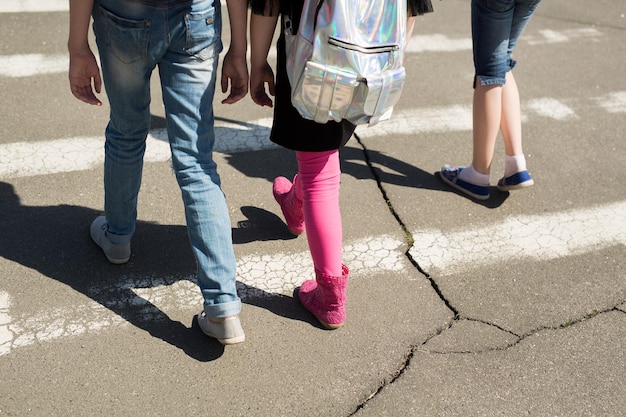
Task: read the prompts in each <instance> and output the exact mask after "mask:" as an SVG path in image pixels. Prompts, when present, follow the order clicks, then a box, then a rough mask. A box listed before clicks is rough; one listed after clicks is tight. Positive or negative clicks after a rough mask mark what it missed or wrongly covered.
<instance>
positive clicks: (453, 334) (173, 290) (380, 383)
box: [0, 0, 626, 417]
mask: <svg viewBox="0 0 626 417" xmlns="http://www.w3.org/2000/svg"><path fill="white" fill-rule="evenodd" d="M435 7H436V12H435V13H434V14H432V15H428V16H424V17H422V18H420V19H419V20H418V24H417V26H416V29H415V32H414V36H413V39H412V42H411V44H410V46H409V48H408V55H407V58H406V66H407V71H408V73H409V79H408V81H407V86H406V89H405V92H404V93H403V97H402V100H401V102H400V104H399V105H398V106H397V108H396V110H395V112H394V116H393V118H392V120H390V121H388V122H384V123H381V124H380V125H379V126H376V127H373V128H370V129H368V128H359V129H358V130H357V134H356V136H355V138H353V139H352V140H351V141H350V142H349V144H348V146H347V147H346V148H345V149H343V150H342V169H343V172H344V174H343V177H342V196H341V204H342V213H343V217H344V243H345V263H346V264H347V265H348V266H349V267H350V269H351V282H350V287H349V293H348V295H349V305H348V321H347V322H346V325H345V326H344V327H343V328H341V329H340V330H337V331H333V332H329V331H324V330H322V329H320V328H319V326H317V325H316V322H315V320H314V319H313V318H312V317H311V316H310V315H309V314H308V313H307V312H306V311H305V310H304V309H303V308H302V307H301V306H299V304H298V303H297V302H296V301H294V300H293V298H292V291H293V289H294V288H295V287H296V286H298V285H299V283H301V282H302V281H303V280H305V279H309V278H310V277H312V263H311V260H310V256H309V254H308V252H307V244H306V237H305V236H304V235H303V236H300V237H298V238H294V237H293V236H291V235H290V234H289V233H288V231H287V229H286V226H285V225H284V223H283V222H282V220H281V216H280V209H279V207H278V206H277V205H276V203H275V202H274V201H273V198H272V196H271V181H272V180H273V178H274V177H276V176H278V175H286V176H291V175H293V174H294V172H295V161H294V158H293V155H292V153H291V152H289V151H286V150H284V149H280V148H278V147H276V146H274V145H273V144H272V143H271V142H270V141H269V140H268V134H269V128H270V126H271V111H270V110H268V109H267V108H265V109H262V108H259V107H257V106H254V105H253V103H252V101H251V100H250V99H249V98H246V99H245V100H243V101H242V102H241V103H238V104H235V105H233V106H225V105H221V104H220V103H219V102H220V101H221V99H222V98H223V97H224V96H223V95H222V94H221V93H220V92H219V91H218V93H217V94H216V97H215V112H216V116H217V120H216V133H217V135H218V143H217V145H216V160H217V162H218V166H219V169H220V173H221V176H222V181H223V188H224V192H225V194H226V196H227V198H228V203H229V207H230V209H231V218H232V226H233V241H234V245H235V251H236V255H237V262H238V277H237V278H238V288H239V291H240V296H241V298H242V300H243V301H244V310H243V312H242V321H243V324H244V327H245V330H246V336H247V339H246V342H245V343H244V344H242V345H240V346H233V347H227V348H224V347H222V346H221V345H219V344H218V343H217V342H215V341H214V340H210V339H208V338H206V337H205V336H204V335H202V334H201V332H200V331H199V329H198V328H197V325H196V324H195V323H194V321H193V316H194V314H196V313H198V312H199V311H200V309H201V303H202V300H201V297H200V294H199V291H198V290H197V287H196V285H195V283H194V270H195V264H194V260H193V257H192V254H191V251H190V249H189V245H188V241H187V237H186V231H185V227H184V224H185V223H184V216H183V208H182V202H181V199H180V197H179V196H180V192H179V191H178V188H177V185H176V183H175V179H174V176H173V173H172V172H171V169H170V166H169V150H168V146H167V142H166V136H165V134H164V130H163V128H164V121H163V108H162V104H161V102H160V92H159V88H158V78H157V77H156V74H155V77H154V80H153V87H154V88H153V103H152V114H153V129H152V131H151V135H150V138H149V141H148V151H147V154H146V163H145V170H144V181H143V184H142V189H141V192H140V201H139V224H138V229H137V234H136V236H135V238H134V240H133V255H132V257H131V260H130V262H129V263H128V264H126V265H123V266H113V265H110V264H108V263H107V262H106V259H105V258H104V256H102V253H101V252H100V251H99V250H98V248H97V247H96V246H95V245H94V244H93V243H92V242H91V241H90V238H89V235H88V228H89V224H90V222H91V221H92V220H93V218H94V217H95V216H97V215H98V214H100V212H101V210H102V204H103V203H102V199H103V196H102V161H103V130H104V127H105V125H106V122H107V117H108V108H107V105H106V104H105V105H104V106H102V107H101V108H96V107H89V106H87V105H85V104H83V103H81V102H79V101H77V100H75V99H74V98H73V97H72V95H71V93H70V91H69V87H68V82H67V65H68V61H67V54H66V47H65V43H66V40H67V28H68V15H67V4H66V1H65V0H63V1H60V0H59V1H57V0H48V1H45V2H44V1H39V2H36V1H26V0H23V1H19V0H2V4H0V38H1V39H2V40H3V41H2V43H0V236H1V237H0V416H5V415H6V416H14V415H15V416H16V415H32V416H70V415H71V416H92V415H93V416H99V415H103V416H118V415H119V416H122V415H124V416H125V415H138V416H152V415H154V416H191V415H210V416H213V415H222V416H272V417H273V416H350V415H357V416H495V415H499V416H519V415H530V416H548V415H550V416H557V415H558V416H624V415H626V411H625V410H626V376H625V375H626V354H625V349H624V340H625V338H626V186H625V185H624V182H623V181H622V180H621V178H622V175H624V166H626V145H625V142H624V139H625V136H626V77H624V70H623V68H624V67H625V66H626V17H625V16H624V14H625V13H626V5H625V4H624V2H621V1H615V0H612V1H611V0H597V1H594V2H593V6H592V7H591V5H590V2H589V1H584V0H545V1H544V2H543V3H542V4H541V5H540V6H539V9H538V11H537V13H536V15H535V17H534V18H533V20H532V22H531V24H530V25H529V27H528V29H527V31H526V33H525V34H524V36H523V37H522V39H521V40H520V43H519V46H518V49H517V53H516V58H517V60H518V61H519V64H518V67H517V68H516V70H515V74H516V78H517V81H518V85H519V87H520V93H521V99H522V113H523V129H524V150H525V153H526V157H527V161H528V166H529V170H530V172H531V173H532V174H533V177H534V179H535V182H536V185H535V186H534V187H532V188H530V189H527V190H523V191H518V192H511V193H501V192H498V191H497V190H496V188H495V187H492V193H491V194H492V195H491V198H490V199H489V200H487V201H485V202H481V203H478V202H476V201H473V200H470V199H467V198H465V197H463V196H461V195H459V194H458V193H456V192H454V191H452V190H451V189H450V188H448V187H446V186H445V185H444V184H443V183H442V182H441V181H440V180H439V179H438V178H437V175H436V173H437V171H438V170H439V169H440V167H441V166H442V165H444V164H446V163H452V164H457V165H463V164H467V163H469V161H470V158H471V94H472V90H471V81H472V76H473V73H472V66H471V39H470V27H469V1H467V0H445V1H442V2H436V3H435ZM223 10H224V13H225V12H226V9H225V8H224V9H223ZM227 35H228V29H227V26H226V29H225V32H224V42H225V44H227V43H228V36H227ZM102 99H103V101H104V102H105V103H106V92H103V94H102ZM503 153H504V151H503V145H502V143H501V141H500V142H499V143H498V145H497V148H496V155H495V158H494V165H493V175H492V184H495V181H496V180H497V178H499V177H500V176H501V175H502V171H503V158H504V156H503Z"/></svg>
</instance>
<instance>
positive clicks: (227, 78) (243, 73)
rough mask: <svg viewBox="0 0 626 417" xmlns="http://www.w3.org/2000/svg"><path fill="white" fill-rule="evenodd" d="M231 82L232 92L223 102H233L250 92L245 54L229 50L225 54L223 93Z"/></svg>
mask: <svg viewBox="0 0 626 417" xmlns="http://www.w3.org/2000/svg"><path fill="white" fill-rule="evenodd" d="M229 82H230V94H228V97H226V98H225V99H224V100H222V104H233V103H236V102H238V101H239V100H241V99H242V98H244V97H245V96H246V94H247V93H248V65H247V63H246V56H245V55H241V56H238V55H234V54H231V51H230V50H229V51H228V52H227V53H226V55H225V56H224V62H223V64H222V93H226V92H227V91H228V85H229Z"/></svg>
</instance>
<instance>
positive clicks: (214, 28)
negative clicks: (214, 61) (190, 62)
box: [185, 7, 222, 60]
mask: <svg viewBox="0 0 626 417" xmlns="http://www.w3.org/2000/svg"><path fill="white" fill-rule="evenodd" d="M185 28H186V30H187V37H186V45H185V51H186V52H187V53H188V54H189V55H195V56H197V57H199V58H200V59H202V60H206V59H209V58H210V57H212V56H214V55H215V54H217V53H219V52H220V51H221V49H222V44H221V37H220V36H221V32H222V18H221V15H220V13H219V11H217V12H216V9H215V8H214V7H210V8H208V9H206V10H202V11H198V12H190V13H187V14H185Z"/></svg>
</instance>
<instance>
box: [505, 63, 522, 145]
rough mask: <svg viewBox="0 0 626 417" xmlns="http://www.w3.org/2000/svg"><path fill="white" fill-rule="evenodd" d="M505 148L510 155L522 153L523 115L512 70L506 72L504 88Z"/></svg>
mask: <svg viewBox="0 0 626 417" xmlns="http://www.w3.org/2000/svg"><path fill="white" fill-rule="evenodd" d="M500 129H502V136H503V138H504V150H505V152H506V154H507V155H508V156H515V155H522V154H523V151H522V115H521V110H520V99H519V91H518V89H517V83H516V82H515V77H514V76H513V73H512V72H511V71H509V72H507V74H506V84H504V86H503V88H502V121H501V122H500Z"/></svg>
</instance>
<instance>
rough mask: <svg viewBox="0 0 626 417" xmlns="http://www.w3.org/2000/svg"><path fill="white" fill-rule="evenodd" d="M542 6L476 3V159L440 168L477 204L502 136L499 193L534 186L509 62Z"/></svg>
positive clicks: (495, 0)
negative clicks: (503, 157) (502, 162)
mask: <svg viewBox="0 0 626 417" xmlns="http://www.w3.org/2000/svg"><path fill="white" fill-rule="evenodd" d="M540 1H541V0H472V6H471V7H472V42H473V52H474V69H475V75H474V96H473V157H472V163H471V165H469V166H467V167H460V168H457V167H454V166H451V165H445V166H443V167H442V168H441V173H440V174H441V175H440V177H441V179H442V180H443V181H444V182H445V183H447V184H448V185H450V186H451V187H453V188H455V189H457V190H458V191H461V192H462V193H464V194H466V195H468V196H470V197H473V198H475V199H478V200H487V199H488V198H489V172H490V170H491V161H492V159H493V153H494V150H495V143H496V139H497V136H498V131H501V132H502V137H503V138H504V149H505V154H506V155H505V166H504V176H503V177H502V178H500V180H499V181H498V183H497V187H498V189H499V190H501V191H509V190H516V189H520V188H525V187H529V186H531V185H533V184H534V182H533V179H532V177H531V176H530V174H529V173H528V171H527V170H526V159H525V157H524V153H523V151H522V121H521V111H520V98H519V91H518V89H517V84H516V82H515V78H514V77H513V73H512V69H513V68H514V67H515V64H516V61H515V60H514V59H512V58H511V54H512V53H513V50H514V49H515V46H516V44H517V41H518V39H519V37H520V35H521V34H522V32H523V31H524V29H525V28H526V25H527V24H528V22H529V21H530V19H531V17H532V15H533V13H534V12H535V9H536V8H537V6H538V5H539V3H540Z"/></svg>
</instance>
